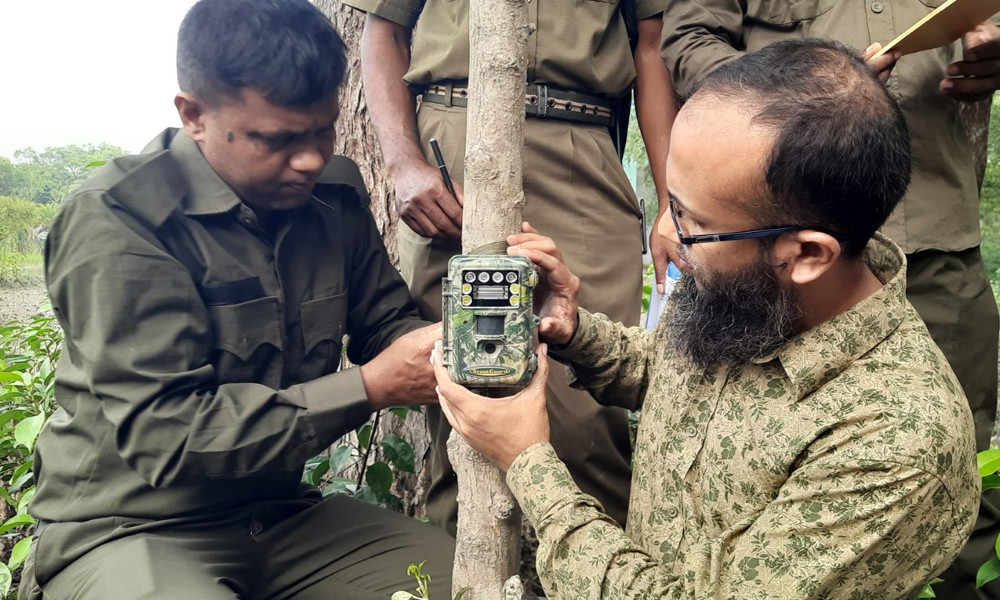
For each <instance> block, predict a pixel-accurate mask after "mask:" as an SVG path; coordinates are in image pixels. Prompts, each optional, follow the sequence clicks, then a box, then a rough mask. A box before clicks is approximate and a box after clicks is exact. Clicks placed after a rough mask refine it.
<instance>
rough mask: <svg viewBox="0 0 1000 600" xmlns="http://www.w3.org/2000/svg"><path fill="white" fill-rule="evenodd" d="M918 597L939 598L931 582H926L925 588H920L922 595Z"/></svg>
mask: <svg viewBox="0 0 1000 600" xmlns="http://www.w3.org/2000/svg"><path fill="white" fill-rule="evenodd" d="M917 598H937V594H935V593H934V588H932V587H931V584H929V583H925V584H924V589H922V590H920V595H918V596H917Z"/></svg>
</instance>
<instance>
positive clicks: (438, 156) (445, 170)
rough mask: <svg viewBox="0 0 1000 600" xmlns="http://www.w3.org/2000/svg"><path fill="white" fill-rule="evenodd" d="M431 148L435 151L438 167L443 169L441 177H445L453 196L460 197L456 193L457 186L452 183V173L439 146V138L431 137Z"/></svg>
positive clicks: (445, 182) (446, 184) (445, 183)
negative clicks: (449, 171) (449, 173)
mask: <svg viewBox="0 0 1000 600" xmlns="http://www.w3.org/2000/svg"><path fill="white" fill-rule="evenodd" d="M431 150H433V151H434V160H436V161H437V165H438V169H440V170H441V178H442V179H444V185H445V186H446V187H447V188H448V191H449V192H451V196H452V197H453V198H455V199H456V200H457V199H458V196H457V195H455V186H454V185H452V184H451V175H448V167H447V166H445V164H444V157H443V156H441V147H440V146H438V141H437V138H431Z"/></svg>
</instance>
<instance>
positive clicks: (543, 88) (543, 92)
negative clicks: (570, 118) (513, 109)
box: [535, 84, 549, 119]
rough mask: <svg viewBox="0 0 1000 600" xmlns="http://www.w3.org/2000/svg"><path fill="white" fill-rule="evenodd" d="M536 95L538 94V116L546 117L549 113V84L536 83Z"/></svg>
mask: <svg viewBox="0 0 1000 600" xmlns="http://www.w3.org/2000/svg"><path fill="white" fill-rule="evenodd" d="M535 95H537V96H538V115H537V116H538V117H540V118H542V119H544V118H545V117H547V116H548V115H549V86H547V85H542V84H535Z"/></svg>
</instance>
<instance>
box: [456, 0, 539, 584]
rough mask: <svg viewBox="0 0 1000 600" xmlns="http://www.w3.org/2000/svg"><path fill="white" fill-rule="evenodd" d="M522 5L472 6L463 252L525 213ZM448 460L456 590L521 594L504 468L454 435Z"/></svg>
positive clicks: (513, 510) (498, 238)
mask: <svg viewBox="0 0 1000 600" xmlns="http://www.w3.org/2000/svg"><path fill="white" fill-rule="evenodd" d="M528 31H529V30H528V12H527V0H470V2H469V40H470V46H471V52H470V57H469V105H468V116H467V119H468V136H467V138H466V146H465V206H464V209H463V216H462V227H463V230H462V250H463V251H464V252H465V253H470V252H471V251H472V250H474V249H476V248H479V247H481V246H485V245H488V244H494V243H497V242H499V243H500V244H499V246H500V247H501V248H502V247H504V246H506V244H505V243H504V240H505V239H506V237H507V236H508V235H510V234H512V233H516V232H517V231H519V230H520V224H521V211H522V208H523V207H524V190H523V181H522V166H523V165H522V159H521V150H522V148H523V146H524V131H523V126H524V82H525V80H526V69H527V39H528ZM448 456H449V457H450V458H451V462H452V465H454V468H455V473H456V474H457V476H458V536H457V541H456V548H455V569H454V571H453V575H452V581H453V583H452V586H453V587H452V593H457V592H458V591H459V590H462V589H464V588H471V589H470V591H468V592H467V593H466V596H465V598H466V599H467V600H501V599H506V598H512V597H513V598H519V597H520V596H521V594H522V593H523V591H522V590H521V589H520V580H519V579H518V577H517V573H518V565H519V563H520V552H519V549H518V544H519V543H520V538H521V510H520V508H519V507H518V505H517V501H516V500H515V499H514V496H513V494H511V492H510V490H509V489H508V488H507V484H506V481H505V480H504V475H503V472H502V471H500V470H499V469H497V468H496V467H494V466H493V465H491V464H490V463H489V462H488V461H487V460H486V459H485V458H483V457H482V456H481V455H480V454H479V453H477V452H476V451H474V450H472V449H471V448H470V447H469V445H468V444H467V443H466V442H465V440H464V439H462V437H461V436H460V435H458V434H457V433H456V432H454V431H453V432H452V434H451V437H450V438H449V440H448Z"/></svg>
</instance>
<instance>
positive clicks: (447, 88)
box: [444, 79, 455, 108]
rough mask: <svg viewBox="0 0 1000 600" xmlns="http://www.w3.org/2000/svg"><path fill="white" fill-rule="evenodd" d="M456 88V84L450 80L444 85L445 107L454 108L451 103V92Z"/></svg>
mask: <svg viewBox="0 0 1000 600" xmlns="http://www.w3.org/2000/svg"><path fill="white" fill-rule="evenodd" d="M454 87H455V82H453V81H452V80H450V79H449V80H448V82H447V83H445V84H444V105H445V106H447V107H449V108H450V107H452V106H454V104H452V102H451V91H452V89H453V88H454Z"/></svg>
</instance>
